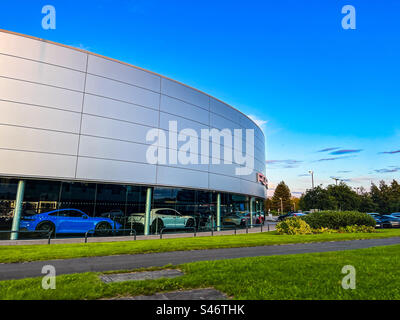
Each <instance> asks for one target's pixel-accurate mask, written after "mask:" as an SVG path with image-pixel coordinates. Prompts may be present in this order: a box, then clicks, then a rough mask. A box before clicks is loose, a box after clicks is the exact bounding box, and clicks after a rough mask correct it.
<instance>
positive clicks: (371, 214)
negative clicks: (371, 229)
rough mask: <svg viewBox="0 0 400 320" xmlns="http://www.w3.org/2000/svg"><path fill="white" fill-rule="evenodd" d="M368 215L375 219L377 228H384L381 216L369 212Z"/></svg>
mask: <svg viewBox="0 0 400 320" xmlns="http://www.w3.org/2000/svg"><path fill="white" fill-rule="evenodd" d="M367 214H368V215H370V216H371V217H372V218H374V220H375V222H376V225H375V228H383V226H382V220H381V215H380V214H379V213H377V212H368V213H367Z"/></svg>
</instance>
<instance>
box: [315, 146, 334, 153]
mask: <svg viewBox="0 0 400 320" xmlns="http://www.w3.org/2000/svg"><path fill="white" fill-rule="evenodd" d="M337 149H339V147H335V148H325V149H322V150H318V151H317V152H328V151H332V150H337Z"/></svg>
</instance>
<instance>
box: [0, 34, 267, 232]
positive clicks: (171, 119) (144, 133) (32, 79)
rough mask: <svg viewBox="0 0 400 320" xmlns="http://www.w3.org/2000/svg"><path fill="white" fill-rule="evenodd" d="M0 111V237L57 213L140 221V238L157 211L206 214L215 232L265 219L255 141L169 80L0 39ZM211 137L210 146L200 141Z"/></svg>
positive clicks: (250, 127) (231, 115)
mask: <svg viewBox="0 0 400 320" xmlns="http://www.w3.org/2000/svg"><path fill="white" fill-rule="evenodd" d="M0 111H1V117H0V159H1V160H0V218H1V223H0V224H1V225H0V227H1V228H2V229H3V230H6V229H11V228H12V229H13V230H15V231H18V230H19V225H20V219H21V217H23V216H24V215H26V214H28V213H43V212H47V211H54V210H59V209H79V210H80V211H82V212H84V213H86V214H87V215H88V216H89V217H100V216H103V217H105V216H107V217H111V218H112V217H113V215H114V216H115V217H118V218H119V219H120V221H125V222H123V224H124V228H126V227H127V226H126V225H125V224H126V221H128V220H123V219H122V218H121V217H129V216H131V215H133V214H138V213H143V215H144V218H145V222H144V229H143V232H144V233H145V234H148V233H149V232H151V228H150V227H151V223H152V221H153V220H152V218H151V216H150V215H151V212H153V211H154V209H157V208H170V209H174V210H175V211H176V212H177V214H181V215H185V216H193V217H199V216H202V215H204V214H212V215H214V216H215V219H216V224H217V226H221V225H223V217H224V216H225V215H229V214H231V213H233V212H246V211H248V212H261V211H263V201H264V199H265V198H266V190H267V184H266V179H265V175H266V173H265V138H264V134H263V132H262V130H261V129H260V128H259V127H258V126H257V125H256V124H255V123H254V122H253V121H252V120H251V119H250V118H249V117H247V116H246V115H244V114H243V113H241V112H240V111H238V110H236V109H234V108H232V107H231V106H229V105H227V104H225V103H223V102H222V101H220V100H218V99H216V98H214V97H211V96H209V95H207V94H205V93H203V92H200V91H199V90H196V89H194V88H191V87H189V86H187V85H184V84H181V83H179V82H177V81H175V80H172V79H169V78H166V77H164V76H161V75H158V74H155V73H153V72H150V71H147V70H143V69H141V68H138V67H135V66H132V65H129V64H126V63H123V62H120V61H116V60H113V59H110V58H106V57H103V56H99V55H97V54H93V53H90V52H86V51H83V50H80V49H76V48H72V47H68V46H65V45H61V44H57V43H53V42H50V41H46V40H41V39H37V38H33V37H30V36H25V35H20V34H16V33H13V32H8V31H1V30H0ZM213 129H216V130H214V131H215V132H216V133H217V134H220V139H219V140H218V139H211V136H210V139H209V137H208V136H206V135H203V131H204V130H206V131H204V132H206V133H207V130H208V132H214V131H212V130H213ZM215 132H214V133H215ZM241 133H243V134H241ZM230 134H231V135H230ZM247 134H249V135H252V137H251V138H250V139H249V137H250V136H248V135H247ZM188 141H190V142H191V145H190V146H191V147H190V148H189V147H188ZM237 142H238V143H237ZM239 142H240V143H239ZM193 146H195V147H196V148H194V147H193ZM192 147H193V148H192ZM229 148H231V150H230V149H229ZM154 151H156V152H155V153H154ZM152 152H153V157H149V155H150V154H152ZM187 153H189V154H190V155H189V156H187ZM237 154H239V155H241V154H247V155H249V156H250V157H251V161H243V159H241V157H240V156H239V155H238V156H236V155H237ZM161 155H163V156H164V158H163V161H161V160H160V159H161ZM232 155H234V156H232ZM154 158H156V160H154ZM188 159H189V160H191V161H188ZM200 220H201V219H197V220H196V223H197V224H198V225H199V221H200ZM17 237H18V233H14V234H12V238H14V239H16V238H17Z"/></svg>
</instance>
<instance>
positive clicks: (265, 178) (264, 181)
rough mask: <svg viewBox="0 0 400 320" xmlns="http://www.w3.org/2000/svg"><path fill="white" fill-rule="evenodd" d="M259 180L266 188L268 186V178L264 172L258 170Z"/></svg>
mask: <svg viewBox="0 0 400 320" xmlns="http://www.w3.org/2000/svg"><path fill="white" fill-rule="evenodd" d="M257 182H260V183H262V184H263V185H264V186H265V187H266V188H268V179H267V177H266V176H264V175H263V174H262V173H259V172H257Z"/></svg>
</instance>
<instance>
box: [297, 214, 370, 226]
mask: <svg viewBox="0 0 400 320" xmlns="http://www.w3.org/2000/svg"><path fill="white" fill-rule="evenodd" d="M301 218H302V219H304V221H305V222H307V223H308V224H309V225H310V227H311V228H313V229H319V228H329V229H340V228H345V227H347V226H354V225H357V226H370V227H375V225H376V222H375V220H374V218H372V217H371V216H370V215H368V214H366V213H361V212H357V211H320V212H313V213H309V214H307V215H305V216H302V217H301Z"/></svg>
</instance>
